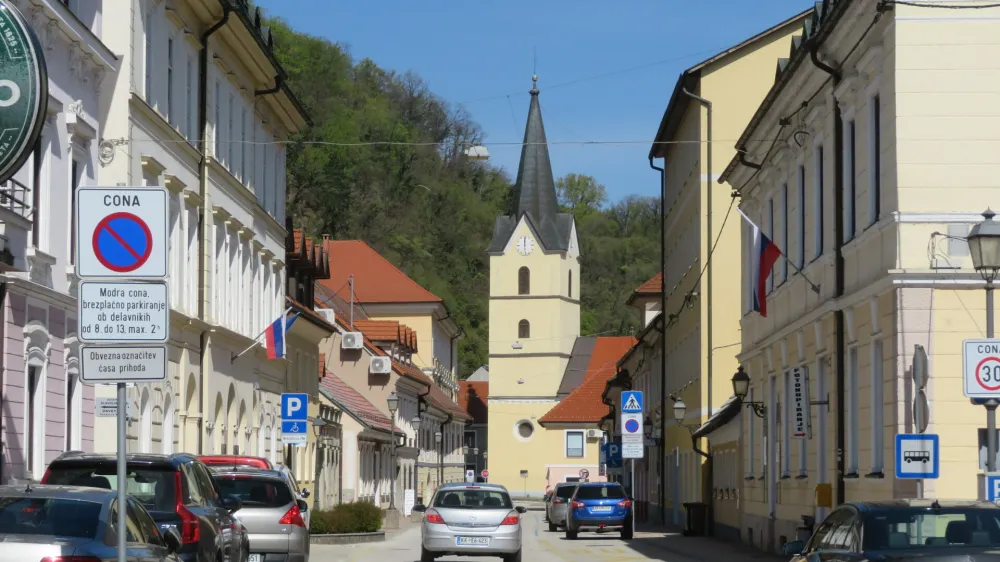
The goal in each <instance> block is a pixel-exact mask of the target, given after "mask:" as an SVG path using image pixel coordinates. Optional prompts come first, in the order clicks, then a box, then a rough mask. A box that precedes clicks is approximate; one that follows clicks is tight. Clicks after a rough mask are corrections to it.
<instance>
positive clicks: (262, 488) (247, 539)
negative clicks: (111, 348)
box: [0, 451, 309, 562]
mask: <svg viewBox="0 0 1000 562" xmlns="http://www.w3.org/2000/svg"><path fill="white" fill-rule="evenodd" d="M126 459H127V460H126V462H127V465H126V474H127V482H126V489H127V492H128V494H129V496H128V504H127V505H126V532H127V533H128V538H127V542H128V554H127V556H128V559H129V560H130V561H132V560H135V561H140V560H143V561H144V560H164V561H169V562H272V561H281V562H306V561H308V559H309V521H308V515H309V506H308V504H307V503H306V502H305V498H306V497H308V496H309V490H308V489H302V490H300V489H299V488H298V485H297V483H296V482H295V478H294V477H293V476H292V474H291V471H290V470H289V469H288V468H287V467H285V466H281V465H273V464H272V463H271V462H270V461H268V460H266V459H262V458H257V457H232V456H230V457H224V456H205V457H197V456H195V455H191V454H187V453H177V454H173V455H155V454H130V455H128V456H127V457H126ZM209 467H211V468H209ZM117 484H118V477H117V458H116V456H115V455H108V454H97V453H82V452H78V451H70V452H67V453H63V454H62V455H60V456H59V457H58V458H56V459H55V460H54V461H52V463H51V464H50V465H49V468H48V470H47V471H46V472H45V476H44V477H43V479H42V484H41V485H35V486H33V485H28V486H16V487H15V486H0V542H2V543H3V544H4V548H3V549H0V562H7V561H8V560H9V561H12V562H13V561H15V560H16V561H21V560H41V559H47V557H51V558H52V559H59V558H58V557H67V558H66V559H67V560H68V559H70V558H68V557H70V556H72V559H73V560H77V559H80V560H88V561H90V560H94V562H97V561H98V560H109V561H113V560H117V544H118V543H117V536H118V535H117V531H118V530H117V529H116V526H117V523H118V520H117V512H118V508H119V507H118V497H117Z"/></svg>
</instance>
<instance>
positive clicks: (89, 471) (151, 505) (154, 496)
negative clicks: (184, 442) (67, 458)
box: [45, 463, 177, 511]
mask: <svg viewBox="0 0 1000 562" xmlns="http://www.w3.org/2000/svg"><path fill="white" fill-rule="evenodd" d="M116 471H117V468H116V467H115V464H114V463H106V464H100V465H98V466H94V465H75V464H73V465H63V466H58V465H56V466H52V467H51V468H50V469H49V475H48V477H47V478H46V480H45V483H46V484H55V485H64V486H90V487H91V488H104V489H105V490H116V489H117V486H118V476H117V474H116ZM175 483H176V473H175V472H174V470H173V469H171V468H167V467H164V468H162V469H161V468H154V467H149V468H146V467H143V468H133V467H129V468H128V485H127V490H128V493H129V494H132V496H133V497H134V498H135V499H136V500H138V501H139V503H141V504H142V506H143V507H145V508H146V509H147V510H149V511H174V510H175V509H177V507H176V506H177V495H176V493H175V488H176V487H175Z"/></svg>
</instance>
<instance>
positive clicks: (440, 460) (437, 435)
mask: <svg viewBox="0 0 1000 562" xmlns="http://www.w3.org/2000/svg"><path fill="white" fill-rule="evenodd" d="M442 437H444V436H443V435H441V431H440V430H438V431H435V432H434V444H435V445H437V452H438V487H439V488H440V487H441V484H443V480H444V454H443V452H442V451H441V438H442Z"/></svg>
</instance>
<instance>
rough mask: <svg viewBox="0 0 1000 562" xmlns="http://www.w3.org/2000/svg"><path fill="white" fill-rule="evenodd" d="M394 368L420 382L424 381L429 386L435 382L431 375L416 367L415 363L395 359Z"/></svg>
mask: <svg viewBox="0 0 1000 562" xmlns="http://www.w3.org/2000/svg"><path fill="white" fill-rule="evenodd" d="M392 368H393V369H395V370H396V372H397V373H399V374H400V375H402V376H404V377H407V378H410V379H413V380H415V381H418V382H422V383H424V384H426V385H427V386H432V385H433V384H434V381H432V380H431V378H430V377H429V376H427V375H426V374H424V372H423V371H421V370H420V369H418V368H416V367H414V366H413V365H407V364H406V363H403V362H401V361H396V360H393V362H392Z"/></svg>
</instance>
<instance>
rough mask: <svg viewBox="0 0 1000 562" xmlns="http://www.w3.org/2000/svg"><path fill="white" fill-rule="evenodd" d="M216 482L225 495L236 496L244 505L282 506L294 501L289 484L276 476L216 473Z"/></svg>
mask: <svg viewBox="0 0 1000 562" xmlns="http://www.w3.org/2000/svg"><path fill="white" fill-rule="evenodd" d="M214 478H215V483H216V484H218V485H219V491H220V492H221V493H222V495H223V496H236V497H237V498H239V499H240V501H241V502H242V503H243V507H281V506H285V505H288V504H290V503H292V493H291V492H290V491H289V490H288V484H285V483H284V482H282V481H281V480H277V479H275V478H261V477H253V476H247V475H244V474H238V475H236V474H221V475H220V474H216V475H215V476H214Z"/></svg>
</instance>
